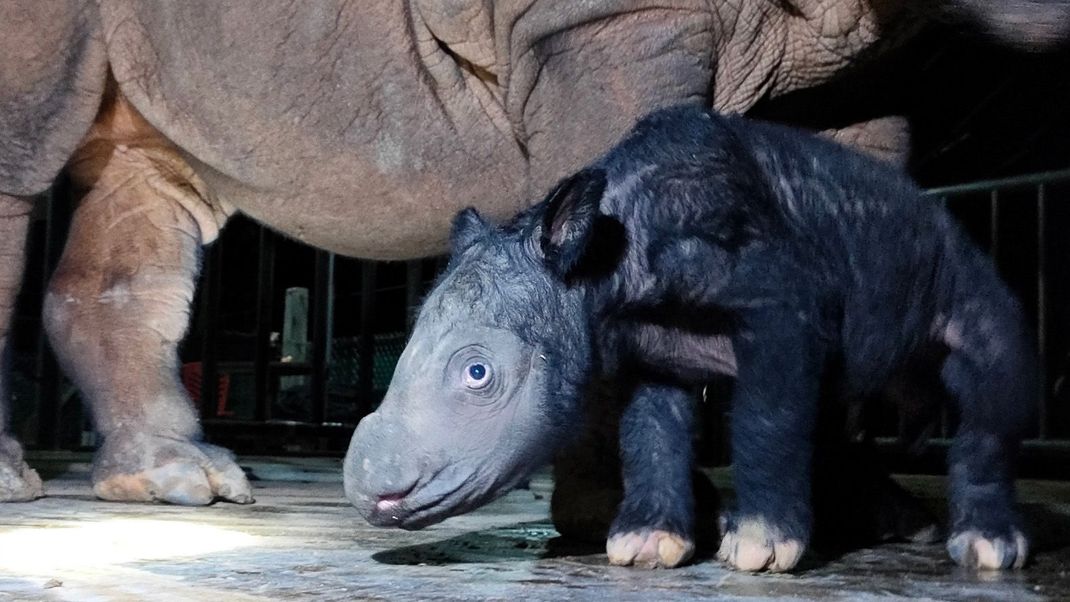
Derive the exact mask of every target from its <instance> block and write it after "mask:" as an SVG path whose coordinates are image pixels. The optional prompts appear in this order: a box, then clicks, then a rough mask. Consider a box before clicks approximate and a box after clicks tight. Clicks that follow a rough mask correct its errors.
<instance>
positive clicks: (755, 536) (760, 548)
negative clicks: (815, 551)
mask: <svg viewBox="0 0 1070 602" xmlns="http://www.w3.org/2000/svg"><path fill="white" fill-rule="evenodd" d="M724 525H725V534H724V538H723V539H722V540H721V547H720V549H719V550H718V551H717V559H718V560H720V561H722V562H724V563H726V564H728V565H729V566H730V567H732V568H734V569H738V570H740V571H762V570H768V571H772V572H780V571H788V570H791V569H792V568H794V567H795V565H796V564H798V562H799V559H800V558H802V555H803V552H804V551H805V550H806V545H805V544H804V543H803V542H801V541H799V540H798V539H794V538H791V537H787V536H785V535H784V534H783V532H782V530H781V529H778V528H777V527H776V526H775V525H772V524H770V523H769V522H768V521H766V520H765V519H762V518H760V517H749V518H742V519H738V520H734V519H733V518H732V517H726V518H725V519H724Z"/></svg>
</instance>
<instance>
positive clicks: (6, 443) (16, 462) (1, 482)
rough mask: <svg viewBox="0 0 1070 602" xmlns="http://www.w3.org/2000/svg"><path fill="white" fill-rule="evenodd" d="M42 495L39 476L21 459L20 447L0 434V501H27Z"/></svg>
mask: <svg viewBox="0 0 1070 602" xmlns="http://www.w3.org/2000/svg"><path fill="white" fill-rule="evenodd" d="M44 495H45V490H44V487H43V486H42V484H41V477H39V476H37V471H36V470H34V469H32V468H30V467H29V466H28V465H27V464H26V462H25V460H23V459H22V447H21V446H20V445H19V443H18V442H17V441H15V440H14V439H12V438H11V437H9V436H7V435H0V502H29V501H32V500H36V499H37V498H39V497H43V496H44Z"/></svg>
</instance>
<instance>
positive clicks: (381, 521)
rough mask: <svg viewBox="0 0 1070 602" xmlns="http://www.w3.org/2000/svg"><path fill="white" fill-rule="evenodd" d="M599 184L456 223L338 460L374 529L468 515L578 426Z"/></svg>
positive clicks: (574, 182) (574, 185) (586, 370)
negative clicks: (403, 337)
mask: <svg viewBox="0 0 1070 602" xmlns="http://www.w3.org/2000/svg"><path fill="white" fill-rule="evenodd" d="M604 188H605V176H604V174H603V173H602V172H600V171H596V172H592V171H585V172H581V173H580V174H579V175H577V176H574V177H573V178H570V179H569V180H566V181H565V182H563V183H562V184H560V185H559V186H558V188H557V189H556V190H555V191H554V192H553V193H551V195H550V197H549V198H548V199H547V200H546V201H544V202H543V203H540V204H539V205H536V206H535V207H533V208H531V209H529V210H528V211H525V212H524V213H522V214H520V215H519V216H518V217H517V218H516V219H514V221H513V222H512V223H510V224H509V225H507V226H505V227H503V228H495V227H493V226H491V225H490V224H488V223H486V222H484V221H483V219H482V218H481V217H480V216H479V214H478V213H476V211H475V210H473V209H467V210H465V211H463V212H461V213H460V214H458V216H457V217H456V218H455V220H454V224H453V232H452V235H451V247H452V249H451V257H450V263H449V266H448V267H447V269H446V271H445V273H444V274H443V276H442V278H441V279H440V281H439V282H438V284H437V285H436V286H435V288H434V289H433V290H432V292H431V294H430V295H429V296H428V298H427V300H426V301H425V302H424V305H423V307H422V308H421V310H420V314H419V317H418V319H417V321H416V324H415V327H414V330H413V333H412V337H411V339H410V340H409V343H408V345H407V346H406V348H405V351H404V352H403V353H402V354H401V357H400V359H399V361H398V365H397V368H396V369H395V372H394V376H393V379H392V381H391V383H390V388H389V390H388V391H387V393H386V397H385V398H384V399H383V402H382V405H381V406H380V407H379V409H378V410H376V411H375V412H374V413H372V414H370V415H369V416H367V417H366V418H365V419H364V420H362V421H361V423H360V425H359V426H358V428H357V430H356V432H355V433H354V434H353V440H352V442H351V443H350V446H349V452H348V454H347V455H346V460H345V466H344V476H345V490H346V496H347V497H348V498H349V500H350V501H351V502H352V503H353V505H354V506H356V508H357V510H358V511H359V512H360V513H361V515H363V516H364V517H365V518H366V519H367V520H368V521H369V522H371V523H372V524H375V525H380V526H397V527H402V528H406V529H419V528H422V527H425V526H427V525H430V524H433V523H436V522H439V521H441V520H443V519H445V518H448V517H450V516H453V515H456V514H460V513H462V512H465V511H468V510H471V509H474V508H476V507H478V506H480V505H482V504H484V503H486V502H488V501H490V500H492V499H494V498H496V497H498V496H500V495H502V494H503V493H505V492H507V491H509V490H510V489H511V488H513V487H514V486H515V485H516V484H517V483H518V482H520V481H522V480H523V479H524V478H526V477H527V476H529V475H530V474H531V472H532V471H534V470H535V469H536V468H538V467H539V466H541V465H543V464H544V463H546V462H547V461H549V459H550V457H551V455H552V454H553V453H554V452H555V451H556V450H557V449H558V448H559V447H560V445H562V444H563V443H564V442H566V441H567V438H568V436H569V435H570V434H572V433H574V432H575V431H576V430H577V428H578V426H577V423H578V421H579V417H580V411H579V410H580V407H579V406H580V399H581V397H582V393H583V390H584V388H585V387H586V384H587V382H588V380H589V378H590V376H591V374H590V373H591V355H592V352H591V345H590V338H589V334H588V318H587V317H586V315H585V313H584V303H583V301H584V298H583V294H584V293H583V291H582V290H581V289H580V288H579V287H575V286H569V285H568V284H567V275H568V273H569V271H570V270H571V269H572V267H574V266H575V264H576V263H577V262H578V261H579V257H580V255H581V253H582V249H583V247H584V245H585V243H586V237H587V234H586V233H587V231H589V230H590V229H591V225H592V221H593V220H594V218H595V216H596V215H597V212H598V201H599V200H600V199H601V196H602V192H603V191H604Z"/></svg>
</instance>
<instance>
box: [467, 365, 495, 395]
mask: <svg viewBox="0 0 1070 602" xmlns="http://www.w3.org/2000/svg"><path fill="white" fill-rule="evenodd" d="M489 382H490V367H489V366H487V365H486V364H484V363H481V362H474V363H471V364H468V366H466V367H465V369H464V386H466V387H468V388H469V389H482V388H483V387H485V386H487V383H489Z"/></svg>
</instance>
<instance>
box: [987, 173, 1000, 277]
mask: <svg viewBox="0 0 1070 602" xmlns="http://www.w3.org/2000/svg"><path fill="white" fill-rule="evenodd" d="M988 203H989V212H988V240H989V252H990V255H992V261H993V262H995V263H997V264H998V263H999V189H993V190H992V192H991V193H990V194H989V196H988Z"/></svg>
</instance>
